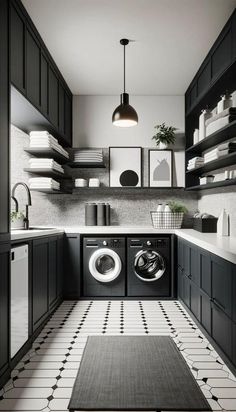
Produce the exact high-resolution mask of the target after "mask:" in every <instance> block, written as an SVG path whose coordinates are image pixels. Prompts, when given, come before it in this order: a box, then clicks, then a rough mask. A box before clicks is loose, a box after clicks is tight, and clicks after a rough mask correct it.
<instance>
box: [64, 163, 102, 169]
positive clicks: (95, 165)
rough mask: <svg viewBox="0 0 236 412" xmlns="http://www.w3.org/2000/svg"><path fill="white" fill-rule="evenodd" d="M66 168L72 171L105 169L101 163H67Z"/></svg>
mask: <svg viewBox="0 0 236 412" xmlns="http://www.w3.org/2000/svg"><path fill="white" fill-rule="evenodd" d="M67 166H69V167H71V168H72V169H82V168H83V169H84V168H87V169H96V168H97V169H105V168H106V165H105V164H104V163H103V162H101V163H91V162H89V163H81V162H69V163H67Z"/></svg>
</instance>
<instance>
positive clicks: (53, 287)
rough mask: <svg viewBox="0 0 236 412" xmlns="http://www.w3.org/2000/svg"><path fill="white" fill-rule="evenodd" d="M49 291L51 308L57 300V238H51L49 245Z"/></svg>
mask: <svg viewBox="0 0 236 412" xmlns="http://www.w3.org/2000/svg"><path fill="white" fill-rule="evenodd" d="M48 289H49V291H48V292H49V293H48V297H49V308H51V307H52V306H53V305H54V303H55V302H56V300H57V237H53V238H50V239H49V243H48Z"/></svg>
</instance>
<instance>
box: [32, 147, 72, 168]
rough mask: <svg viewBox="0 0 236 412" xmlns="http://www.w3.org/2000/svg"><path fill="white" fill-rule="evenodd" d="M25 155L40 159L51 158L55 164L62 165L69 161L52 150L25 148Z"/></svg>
mask: <svg viewBox="0 0 236 412" xmlns="http://www.w3.org/2000/svg"><path fill="white" fill-rule="evenodd" d="M24 151H25V152H26V153H29V154H31V155H33V156H36V157H42V158H47V157H49V158H52V159H54V160H56V161H57V162H60V163H62V164H64V163H67V162H69V159H68V158H67V157H65V156H63V155H62V154H61V153H59V152H58V151H57V150H55V149H53V148H43V147H42V148H40V147H39V148H38V147H37V148H30V147H27V148H25V149H24Z"/></svg>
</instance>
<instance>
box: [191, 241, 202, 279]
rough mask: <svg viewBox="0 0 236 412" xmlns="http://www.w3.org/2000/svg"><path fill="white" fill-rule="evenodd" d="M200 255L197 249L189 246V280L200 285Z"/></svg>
mask: <svg viewBox="0 0 236 412" xmlns="http://www.w3.org/2000/svg"><path fill="white" fill-rule="evenodd" d="M199 269H200V255H199V248H197V247H196V246H193V247H192V246H190V276H191V280H192V281H193V282H194V283H195V284H196V285H198V286H199V285H200V270H199Z"/></svg>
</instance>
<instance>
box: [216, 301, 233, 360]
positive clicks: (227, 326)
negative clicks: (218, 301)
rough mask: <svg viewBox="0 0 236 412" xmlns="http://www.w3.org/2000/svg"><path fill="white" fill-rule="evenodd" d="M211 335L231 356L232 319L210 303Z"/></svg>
mask: <svg viewBox="0 0 236 412" xmlns="http://www.w3.org/2000/svg"><path fill="white" fill-rule="evenodd" d="M211 313H212V337H213V339H214V340H215V341H216V343H217V344H218V345H219V346H220V347H221V349H222V350H223V351H224V352H225V353H226V355H228V356H229V358H231V356H232V321H231V320H230V319H229V318H228V316H227V315H225V313H224V312H223V311H222V310H221V309H220V308H219V307H218V306H217V305H215V304H214V303H212V309H211Z"/></svg>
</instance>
